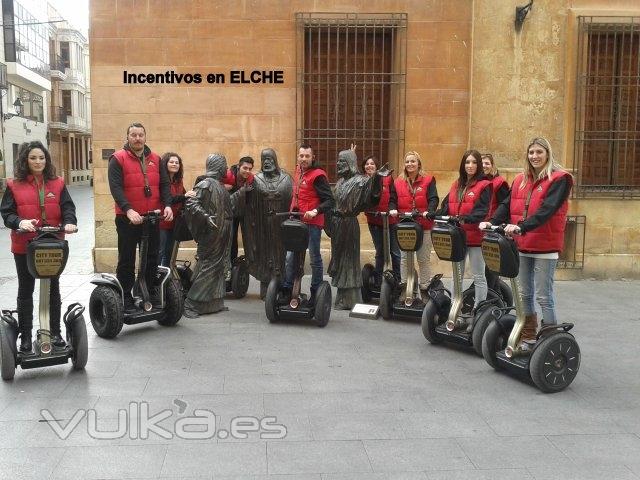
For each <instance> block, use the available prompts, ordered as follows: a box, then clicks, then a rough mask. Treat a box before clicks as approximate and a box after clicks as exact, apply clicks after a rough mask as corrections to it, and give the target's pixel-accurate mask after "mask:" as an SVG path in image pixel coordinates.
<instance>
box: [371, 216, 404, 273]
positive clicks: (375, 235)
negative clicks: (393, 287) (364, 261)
mask: <svg viewBox="0 0 640 480" xmlns="http://www.w3.org/2000/svg"><path fill="white" fill-rule="evenodd" d="M397 229H398V226H397V225H395V224H394V225H389V250H390V252H391V267H392V270H393V276H394V277H396V280H397V281H400V247H399V246H398V238H397V237H396V234H395V231H396V230H397ZM369 232H370V233H371V239H372V240H373V246H374V247H375V249H376V266H375V272H376V281H377V282H380V281H381V280H382V269H383V268H384V251H383V249H382V243H383V241H382V240H383V233H384V230H383V228H382V225H372V224H369Z"/></svg>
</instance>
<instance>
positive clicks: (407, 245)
mask: <svg viewBox="0 0 640 480" xmlns="http://www.w3.org/2000/svg"><path fill="white" fill-rule="evenodd" d="M396 237H397V239H398V245H399V246H400V250H402V251H403V252H417V251H418V250H420V247H421V246H422V240H423V237H424V232H423V230H422V226H421V225H420V224H418V223H417V222H415V221H414V220H412V219H411V218H405V219H402V220H400V222H398V226H397V230H396Z"/></svg>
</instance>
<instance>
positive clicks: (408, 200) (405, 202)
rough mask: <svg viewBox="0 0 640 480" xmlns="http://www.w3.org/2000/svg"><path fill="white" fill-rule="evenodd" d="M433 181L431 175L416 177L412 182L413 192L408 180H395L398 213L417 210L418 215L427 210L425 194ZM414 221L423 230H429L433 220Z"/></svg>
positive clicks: (421, 219) (427, 203) (422, 218)
mask: <svg viewBox="0 0 640 480" xmlns="http://www.w3.org/2000/svg"><path fill="white" fill-rule="evenodd" d="M432 181H433V177H432V176H431V175H426V176H424V177H423V176H420V175H419V176H418V177H417V178H416V179H415V180H414V181H413V186H412V187H413V191H411V189H410V188H409V180H408V179H404V178H400V177H398V178H396V181H395V187H396V193H397V194H398V211H399V212H400V213H404V212H410V211H412V210H414V209H417V210H418V211H419V212H420V213H422V212H424V211H426V210H427V209H428V208H429V200H428V198H427V193H428V192H429V185H431V182H432ZM416 221H417V222H418V223H419V224H420V225H422V228H423V229H424V230H431V228H432V227H433V220H428V219H426V218H424V217H418V218H417V219H416Z"/></svg>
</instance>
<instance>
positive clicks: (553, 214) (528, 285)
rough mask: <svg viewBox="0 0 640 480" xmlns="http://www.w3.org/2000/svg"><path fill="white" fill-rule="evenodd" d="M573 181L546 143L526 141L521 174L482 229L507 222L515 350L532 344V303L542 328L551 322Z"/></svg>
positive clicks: (534, 316) (535, 320)
mask: <svg viewBox="0 0 640 480" xmlns="http://www.w3.org/2000/svg"><path fill="white" fill-rule="evenodd" d="M572 186H573V177H572V176H571V174H570V173H569V172H567V171H566V170H564V169H563V168H562V165H560V164H559V163H557V162H556V160H555V158H554V156H553V151H552V150H551V144H550V143H549V141H548V140H547V139H545V138H542V137H539V138H534V139H533V140H531V142H529V146H528V147H527V153H526V154H525V156H524V168H523V171H522V173H520V174H518V176H517V177H516V178H515V179H514V180H513V183H512V184H511V193H510V195H509V197H507V198H506V199H505V200H504V201H503V202H502V203H501V204H500V205H498V208H497V209H496V212H495V214H494V215H493V217H492V218H491V219H490V220H489V221H488V222H482V223H481V224H480V227H482V228H484V227H486V226H489V225H491V224H500V223H503V222H509V224H508V225H507V226H506V227H505V232H506V233H507V234H509V235H513V234H521V235H516V236H515V237H514V239H515V242H516V244H517V245H518V251H519V252H520V272H519V273H518V283H519V284H520V296H521V297H522V302H523V304H524V313H525V324H524V328H523V329H522V332H521V335H520V348H522V349H525V350H526V349H528V348H529V347H530V346H531V345H532V344H533V343H535V341H536V333H537V329H538V315H537V313H536V306H535V303H534V300H537V302H538V304H539V305H540V309H541V310H542V317H543V320H542V323H543V325H555V324H556V323H557V318H556V308H555V295H554V292H553V277H554V275H555V271H556V265H557V263H558V258H559V254H560V252H561V251H562V248H563V247H564V230H565V225H566V223H567V210H568V208H569V201H568V199H569V194H570V193H571V187H572Z"/></svg>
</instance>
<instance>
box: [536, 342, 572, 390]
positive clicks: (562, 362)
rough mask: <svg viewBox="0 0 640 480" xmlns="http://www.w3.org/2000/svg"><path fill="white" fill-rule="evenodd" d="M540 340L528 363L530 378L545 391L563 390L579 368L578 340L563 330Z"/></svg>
mask: <svg viewBox="0 0 640 480" xmlns="http://www.w3.org/2000/svg"><path fill="white" fill-rule="evenodd" d="M540 342H541V343H540V345H538V346H537V347H536V349H535V350H534V351H533V354H532V355H531V361H530V363H529V372H530V374H531V379H532V380H533V383H535V384H536V387H538V388H539V389H540V390H542V391H543V392H545V393H555V392H559V391H561V390H564V389H565V388H567V387H568V386H569V385H570V384H571V382H573V379H574V378H576V375H577V374H578V370H579V369H580V347H579V346H578V342H576V339H575V338H574V337H573V335H571V334H569V333H565V332H562V333H556V334H553V335H550V336H548V337H546V338H544V339H543V340H540Z"/></svg>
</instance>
